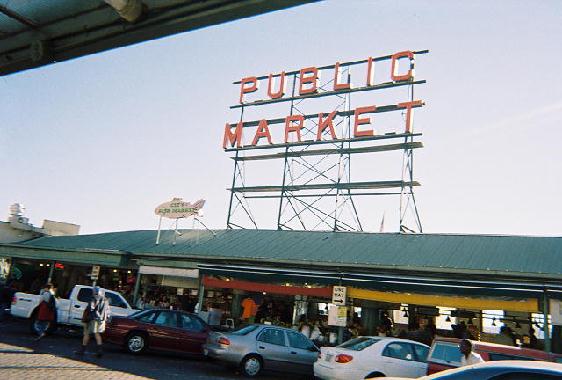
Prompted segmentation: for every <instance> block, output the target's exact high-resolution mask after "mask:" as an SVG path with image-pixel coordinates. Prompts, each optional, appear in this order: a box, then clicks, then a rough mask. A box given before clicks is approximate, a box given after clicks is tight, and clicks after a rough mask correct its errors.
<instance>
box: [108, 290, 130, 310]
mask: <svg viewBox="0 0 562 380" xmlns="http://www.w3.org/2000/svg"><path fill="white" fill-rule="evenodd" d="M105 297H106V298H107V301H108V302H109V306H114V307H122V308H124V309H126V308H127V305H126V304H125V302H123V300H122V299H121V297H119V295H117V294H115V293H109V292H106V293H105Z"/></svg>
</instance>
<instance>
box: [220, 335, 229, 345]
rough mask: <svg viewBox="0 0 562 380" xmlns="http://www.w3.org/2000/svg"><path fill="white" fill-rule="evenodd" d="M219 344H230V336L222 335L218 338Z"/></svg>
mask: <svg viewBox="0 0 562 380" xmlns="http://www.w3.org/2000/svg"><path fill="white" fill-rule="evenodd" d="M217 343H218V344H222V345H223V346H229V345H230V340H228V338H226V337H224V336H221V337H220V338H219V339H218V340H217Z"/></svg>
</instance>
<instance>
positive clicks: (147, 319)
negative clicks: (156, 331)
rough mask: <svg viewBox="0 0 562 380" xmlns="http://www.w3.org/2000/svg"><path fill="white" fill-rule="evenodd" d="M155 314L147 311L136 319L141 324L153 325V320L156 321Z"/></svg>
mask: <svg viewBox="0 0 562 380" xmlns="http://www.w3.org/2000/svg"><path fill="white" fill-rule="evenodd" d="M154 314H155V313H154V312H153V311H145V312H143V313H141V314H139V315H138V316H137V317H136V318H135V319H136V320H137V321H139V322H143V323H151V322H152V320H153V319H154Z"/></svg>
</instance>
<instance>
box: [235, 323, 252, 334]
mask: <svg viewBox="0 0 562 380" xmlns="http://www.w3.org/2000/svg"><path fill="white" fill-rule="evenodd" d="M257 328H258V325H249V326H245V327H242V328H241V329H238V330H235V331H233V332H231V334H232V335H248V334H249V333H251V332H252V331H254V330H255V329H257Z"/></svg>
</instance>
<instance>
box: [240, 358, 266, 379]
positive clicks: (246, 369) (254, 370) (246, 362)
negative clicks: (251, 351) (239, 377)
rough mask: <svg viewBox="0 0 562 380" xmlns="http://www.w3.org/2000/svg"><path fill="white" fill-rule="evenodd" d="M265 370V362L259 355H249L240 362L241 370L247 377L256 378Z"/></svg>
mask: <svg viewBox="0 0 562 380" xmlns="http://www.w3.org/2000/svg"><path fill="white" fill-rule="evenodd" d="M262 369H263V361H262V359H261V358H260V357H259V356H258V355H248V356H246V357H245V358H244V359H242V362H240V370H241V371H242V374H243V375H244V376H247V377H256V376H257V375H259V373H260V372H261V370H262Z"/></svg>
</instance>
